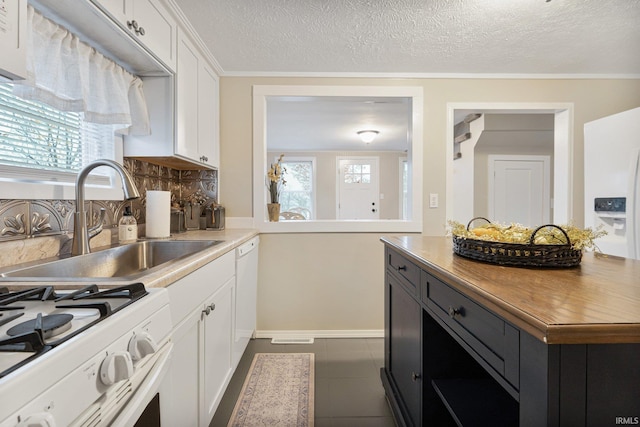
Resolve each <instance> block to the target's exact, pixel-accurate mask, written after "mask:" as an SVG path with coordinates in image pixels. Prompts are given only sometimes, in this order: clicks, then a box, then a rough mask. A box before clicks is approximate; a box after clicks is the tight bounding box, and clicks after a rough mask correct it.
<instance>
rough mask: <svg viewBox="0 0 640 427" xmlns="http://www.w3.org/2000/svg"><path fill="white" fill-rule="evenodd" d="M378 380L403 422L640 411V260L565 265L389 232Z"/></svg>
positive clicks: (516, 421)
mask: <svg viewBox="0 0 640 427" xmlns="http://www.w3.org/2000/svg"><path fill="white" fill-rule="evenodd" d="M382 241H383V242H384V244H385V261H384V262H385V366H384V368H383V369H382V370H381V377H382V382H383V385H384V387H385V391H386V394H387V397H388V399H389V402H390V404H391V407H392V409H393V412H394V415H395V417H396V419H397V422H398V424H399V425H401V426H403V425H406V426H421V425H437V426H446V425H459V426H488V425H491V426H501V425H502V426H523V427H524V426H558V427H559V426H563V427H564V426H594V427H596V426H597V427H600V426H609V425H611V426H615V425H621V424H637V423H638V419H639V418H638V417H640V261H635V260H625V259H614V258H605V257H599V256H594V254H592V253H588V254H585V255H584V256H583V260H582V263H581V265H580V266H578V267H575V268H567V269H533V268H517V267H503V266H497V265H493V264H486V263H482V262H478V261H473V260H469V259H465V258H463V257H460V256H458V255H455V254H454V253H453V250H452V243H451V238H447V237H424V236H405V237H385V238H382Z"/></svg>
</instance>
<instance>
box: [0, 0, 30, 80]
mask: <svg viewBox="0 0 640 427" xmlns="http://www.w3.org/2000/svg"><path fill="white" fill-rule="evenodd" d="M26 29H27V0H17V1H16V0H0V76H4V77H7V78H9V79H12V80H20V79H24V78H25V77H26V75H27V57H26V40H27V38H26V34H27V30H26Z"/></svg>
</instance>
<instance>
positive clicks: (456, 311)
mask: <svg viewBox="0 0 640 427" xmlns="http://www.w3.org/2000/svg"><path fill="white" fill-rule="evenodd" d="M462 316H464V308H462V307H458V308H455V307H453V306H452V305H450V306H449V317H451V318H452V319H454V318H456V317H462Z"/></svg>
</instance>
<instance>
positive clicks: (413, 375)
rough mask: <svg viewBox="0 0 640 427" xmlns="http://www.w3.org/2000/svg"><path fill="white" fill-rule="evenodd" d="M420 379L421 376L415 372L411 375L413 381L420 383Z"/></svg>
mask: <svg viewBox="0 0 640 427" xmlns="http://www.w3.org/2000/svg"><path fill="white" fill-rule="evenodd" d="M419 378H420V374H416V373H415V372H412V373H411V379H412V380H413V381H418V379H419Z"/></svg>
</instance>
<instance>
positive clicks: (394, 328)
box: [386, 274, 422, 426]
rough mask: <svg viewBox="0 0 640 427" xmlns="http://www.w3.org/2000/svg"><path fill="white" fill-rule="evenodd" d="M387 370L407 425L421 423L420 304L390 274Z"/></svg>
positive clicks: (388, 281) (419, 424) (388, 282)
mask: <svg viewBox="0 0 640 427" xmlns="http://www.w3.org/2000/svg"><path fill="white" fill-rule="evenodd" d="M386 281H387V284H386V285H387V289H386V291H387V298H388V301H387V304H388V310H389V311H388V314H387V316H388V318H387V321H388V325H387V328H388V335H387V340H388V343H387V345H388V359H387V366H386V369H387V373H388V375H389V377H390V379H391V381H392V382H393V383H394V385H395V387H396V390H397V392H398V395H399V402H397V403H398V405H399V406H400V410H401V411H402V412H404V414H403V417H402V418H403V419H404V421H405V422H406V424H407V425H409V426H421V425H422V360H421V359H422V352H421V350H422V327H421V321H422V308H421V306H420V304H418V302H417V301H416V300H415V299H413V298H412V297H411V296H410V295H409V294H408V293H407V291H406V290H405V288H404V287H403V286H402V285H401V284H400V283H399V282H398V280H397V279H396V278H395V277H393V276H392V275H390V274H387V275H386Z"/></svg>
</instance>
